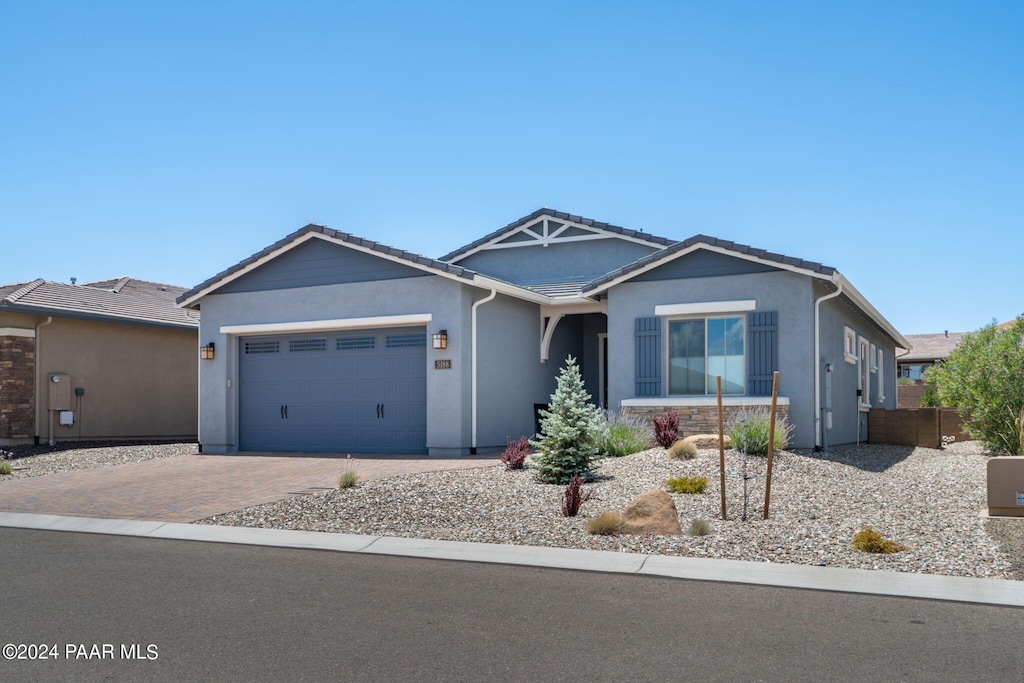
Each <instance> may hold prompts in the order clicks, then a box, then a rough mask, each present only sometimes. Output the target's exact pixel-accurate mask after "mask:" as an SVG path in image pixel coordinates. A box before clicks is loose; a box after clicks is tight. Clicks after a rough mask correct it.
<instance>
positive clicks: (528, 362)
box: [178, 209, 909, 456]
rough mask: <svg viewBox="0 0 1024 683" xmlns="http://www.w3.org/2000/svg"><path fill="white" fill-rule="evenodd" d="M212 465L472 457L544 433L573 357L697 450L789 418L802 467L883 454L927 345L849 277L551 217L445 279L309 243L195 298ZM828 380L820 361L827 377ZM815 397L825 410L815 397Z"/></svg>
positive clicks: (233, 273) (188, 298)
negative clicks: (773, 406) (718, 391)
mask: <svg viewBox="0 0 1024 683" xmlns="http://www.w3.org/2000/svg"><path fill="white" fill-rule="evenodd" d="M178 302H179V306H182V307H186V308H194V309H200V308H201V310H202V318H201V327H200V344H201V345H204V346H208V345H209V344H213V346H212V347H209V348H211V349H213V350H215V351H214V352H213V353H212V356H213V357H212V358H211V359H209V360H204V361H202V362H201V363H200V441H201V443H202V446H203V451H204V452H207V453H224V452H232V451H261V450H265V451H305V452H342V453H345V452H347V453H429V454H430V455H432V456H458V455H466V454H469V453H471V452H475V451H477V450H480V451H484V450H493V449H499V448H503V447H504V445H505V439H506V436H511V437H512V438H516V437H518V436H520V435H522V434H531V433H533V432H534V431H535V429H536V426H535V425H536V423H535V410H536V406H537V405H538V404H545V403H547V401H548V399H549V396H550V394H551V393H552V392H553V391H554V388H555V381H556V377H557V374H558V370H559V368H560V366H561V365H562V364H563V363H564V360H565V358H566V357H567V356H569V355H572V356H574V357H576V358H577V359H579V363H580V366H581V370H582V373H583V377H584V381H585V382H586V385H587V388H588V391H590V393H591V394H592V395H593V396H594V402H595V403H599V404H600V405H602V406H603V407H607V408H610V409H612V410H616V411H623V412H627V413H633V414H639V415H649V414H652V413H661V412H665V411H668V410H676V411H678V412H679V413H680V416H681V428H682V430H683V431H685V432H686V433H693V432H700V431H707V430H708V429H709V428H710V426H711V424H712V423H713V422H714V421H715V419H716V416H717V412H716V410H717V409H716V408H715V385H716V377H719V376H720V377H721V378H722V385H723V393H724V394H725V398H724V403H725V405H726V411H727V413H733V412H735V411H738V410H743V409H744V408H747V407H751V406H762V405H767V404H768V402H769V400H770V395H771V378H772V373H773V372H774V371H776V370H778V371H779V372H780V387H779V397H780V398H779V404H780V408H781V410H782V411H783V412H785V413H787V414H788V416H789V419H790V421H791V423H793V425H794V428H795V430H794V441H793V446H794V447H797V448H812V447H815V446H821V445H825V444H839V443H849V442H854V441H857V440H858V439H864V438H866V424H867V420H866V411H867V410H868V409H870V408H893V407H895V399H896V391H895V387H896V373H895V367H896V366H895V356H896V353H895V351H896V348H897V347H899V348H907V347H908V346H909V344H907V342H906V340H905V339H903V337H902V336H900V334H899V332H897V331H896V330H895V329H894V328H893V327H892V325H891V324H889V323H888V322H887V321H886V320H885V319H884V318H883V317H882V316H881V315H880V314H879V313H878V312H877V311H876V310H875V309H874V308H873V307H872V306H871V305H870V304H869V303H868V302H867V301H866V300H865V299H864V298H863V297H862V296H861V295H860V294H859V293H858V292H857V291H856V290H855V289H854V288H853V286H852V285H851V284H850V283H849V282H848V281H847V280H846V279H845V278H844V277H843V276H842V275H841V274H840V273H839V272H838V271H836V270H835V269H834V268H830V267H827V266H823V265H821V264H818V263H812V262H807V261H802V260H800V259H794V258H792V257H788V256H782V255H779V254H773V253H770V252H766V251H764V250H759V249H754V248H751V247H747V246H744V245H739V244H735V243H732V242H726V241H723V240H719V239H716V238H713V237H707V236H703V235H698V236H695V237H692V238H690V239H687V240H685V241H681V242H679V241H673V240H670V239H666V238H663V237H657V236H654V235H651V234H648V233H644V232H639V231H634V230H628V229H625V228H620V227H617V226H612V225H608V224H605V223H600V222H597V221H593V220H590V219H587V218H583V217H580V216H573V215H570V214H565V213H562V212H558V211H554V210H551V209H541V210H539V211H536V212H534V213H532V214H530V215H529V216H526V217H524V218H522V219H520V220H518V221H515V222H514V223H511V224H509V225H508V226H505V227H504V228H502V229H500V230H497V231H495V232H493V233H491V234H489V235H486V236H485V237H483V238H481V239H480V240H477V241H476V242H473V243H471V244H469V245H466V246H465V247H462V248H461V249H458V250H456V251H454V252H452V253H450V254H447V255H445V256H443V257H441V258H440V259H430V258H427V257H423V256H419V255H416V254H412V253H409V252H405V251H402V250H400V249H395V248H393V247H388V246H386V245H383V244H380V243H377V242H371V241H369V240H364V239H361V238H359V237H355V236H354V235H351V234H348V233H343V232H338V231H335V230H331V229H329V228H325V227H323V226H319V225H309V226H306V227H305V228H302V229H300V230H298V231H296V232H295V233H292V234H291V235H289V236H288V237H286V238H285V239H283V240H281V241H279V242H277V243H276V244H274V245H271V246H270V247H268V248H266V249H264V250H263V251H261V252H259V253H257V254H255V255H253V256H252V257H250V258H249V259H246V260H245V261H243V262H241V263H239V264H237V265H235V266H233V267H231V268H229V269H228V270H226V271H224V272H222V273H220V274H219V275H217V276H215V277H213V278H211V279H209V280H207V281H206V282H204V283H202V284H200V285H198V286H197V287H195V288H193V289H192V290H190V291H188V292H185V293H184V294H183V295H182V296H181V297H179V298H178ZM814 359H817V361H815V360H814ZM815 386H817V387H818V391H815Z"/></svg>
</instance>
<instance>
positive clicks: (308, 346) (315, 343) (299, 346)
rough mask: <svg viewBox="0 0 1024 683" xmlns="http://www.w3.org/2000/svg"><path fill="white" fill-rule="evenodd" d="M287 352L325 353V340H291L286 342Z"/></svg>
mask: <svg viewBox="0 0 1024 683" xmlns="http://www.w3.org/2000/svg"><path fill="white" fill-rule="evenodd" d="M288 350H289V351H290V352H291V353H296V352H299V351H326V350H327V340H326V339H292V340H291V341H289V342H288Z"/></svg>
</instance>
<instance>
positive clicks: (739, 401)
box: [622, 396, 789, 408]
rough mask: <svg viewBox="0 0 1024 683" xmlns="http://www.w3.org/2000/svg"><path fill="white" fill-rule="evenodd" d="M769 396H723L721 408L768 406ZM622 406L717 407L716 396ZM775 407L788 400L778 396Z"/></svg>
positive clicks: (640, 401) (637, 400)
mask: <svg viewBox="0 0 1024 683" xmlns="http://www.w3.org/2000/svg"><path fill="white" fill-rule="evenodd" d="M771 404H772V397H771V396H723V397H722V405H723V406H740V407H742V406H770V405H771ZM622 405H623V406H628V407H633V408H645V407H647V408H660V407H665V408H676V407H678V408H688V407H693V406H717V405H718V397H716V396H668V397H666V398H627V399H623V400H622ZM776 405H780V406H788V405H789V399H788V398H787V397H785V396H779V397H778V400H777V402H776Z"/></svg>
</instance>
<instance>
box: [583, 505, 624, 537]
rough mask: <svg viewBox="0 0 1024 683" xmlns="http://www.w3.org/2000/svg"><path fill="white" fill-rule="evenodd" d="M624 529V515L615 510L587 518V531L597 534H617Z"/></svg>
mask: <svg viewBox="0 0 1024 683" xmlns="http://www.w3.org/2000/svg"><path fill="white" fill-rule="evenodd" d="M620 531H622V515H620V514H619V513H618V512H615V511H614V510H612V511H610V512H603V513H601V514H600V515H598V516H597V517H591V518H590V519H588V520H587V533H588V534H594V535H595V536H617V535H618V534H619V532H620Z"/></svg>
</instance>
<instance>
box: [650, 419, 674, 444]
mask: <svg viewBox="0 0 1024 683" xmlns="http://www.w3.org/2000/svg"><path fill="white" fill-rule="evenodd" d="M651 422H653V423H654V440H655V442H657V444H658V445H659V446H661V447H662V448H668V447H669V446H671V445H672V444H674V443H675V442H676V440H677V439H678V438H679V413H677V412H676V411H674V410H670V411H669V412H668V413H666V414H665V415H655V416H654V417H652V418H651Z"/></svg>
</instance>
